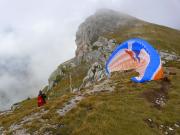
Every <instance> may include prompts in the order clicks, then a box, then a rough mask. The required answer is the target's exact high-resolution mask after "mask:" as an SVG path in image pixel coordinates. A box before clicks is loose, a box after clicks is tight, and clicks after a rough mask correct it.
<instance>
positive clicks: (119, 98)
mask: <svg viewBox="0 0 180 135" xmlns="http://www.w3.org/2000/svg"><path fill="white" fill-rule="evenodd" d="M138 23H139V25H138V26H136V27H134V26H131V27H124V28H121V29H118V30H117V31H116V32H115V33H113V34H107V35H105V37H107V38H109V39H111V38H114V39H116V40H117V42H118V43H121V42H123V41H125V40H127V39H129V38H133V37H140V38H144V39H146V40H148V41H149V42H150V43H152V44H153V45H154V47H155V48H157V49H158V50H168V51H170V52H176V53H177V54H180V46H179V44H180V31H177V30H174V29H170V28H167V27H164V26H159V25H154V24H149V23H145V22H138ZM95 49H96V48H95ZM165 66H167V67H171V71H173V72H175V73H176V74H175V75H171V76H170V77H169V78H170V80H171V85H170V88H169V94H168V101H167V103H166V105H165V106H164V107H163V108H161V109H157V108H155V107H153V104H152V103H150V102H149V101H148V100H147V99H146V98H145V97H144V96H143V92H145V91H151V90H154V89H157V90H158V89H160V87H161V81H151V82H148V83H144V84H137V83H133V82H131V81H130V77H131V76H134V75H136V74H134V73H131V72H128V73H125V74H120V73H115V74H114V75H113V76H112V78H111V80H112V81H113V82H112V84H110V85H113V86H115V91H114V92H112V93H99V94H96V95H92V96H90V95H89V96H87V97H86V98H85V99H84V100H82V101H81V102H80V103H79V104H78V106H77V107H76V108H74V109H72V110H71V111H70V112H68V113H67V115H66V116H64V117H61V116H59V115H58V114H57V112H56V111H57V109H59V108H61V107H63V104H64V103H66V102H67V101H69V99H70V98H71V97H72V96H73V94H70V87H69V86H70V82H69V81H70V79H69V75H70V74H71V76H72V88H78V87H79V86H80V85H81V84H82V80H83V78H84V77H85V76H86V74H87V71H88V68H89V65H88V64H87V63H82V64H81V65H78V66H77V67H75V68H72V69H68V70H66V71H64V72H66V76H64V77H63V78H60V77H59V78H58V77H57V81H58V83H57V85H56V86H55V87H53V88H52V90H50V91H48V92H47V95H48V97H49V100H48V101H47V104H46V105H45V106H43V107H41V108H38V107H37V99H36V98H33V99H30V100H25V101H23V102H21V103H20V105H21V107H20V108H19V109H16V110H15V111H14V112H13V113H12V114H8V115H7V116H0V126H3V127H4V128H5V129H7V130H8V128H9V127H10V125H12V124H13V123H17V122H20V121H21V119H22V118H24V117H25V116H28V115H31V114H32V113H35V112H39V111H40V110H41V109H45V110H48V113H47V114H44V115H42V116H41V119H42V120H44V121H46V123H48V124H50V125H59V124H64V127H61V128H60V127H59V128H57V129H56V130H55V129H53V128H45V129H43V130H42V131H41V132H40V133H39V134H44V132H45V131H47V130H48V131H52V132H53V134H62V135H155V134H162V131H161V130H159V129H158V128H157V127H154V128H150V127H149V126H148V125H147V123H145V121H144V120H145V119H148V118H151V119H152V120H153V121H155V122H156V123H157V124H158V125H160V124H171V123H175V122H178V121H179V122H180V115H179V114H180V106H179V104H180V98H179V97H180V83H179V82H180V63H179V62H175V61H170V62H168V63H166V65H165ZM45 89H47V87H45ZM44 124H45V123H43V122H41V121H40V120H39V119H36V120H33V121H32V123H30V124H24V127H25V128H26V129H28V132H29V133H34V132H35V131H36V130H38V129H40V128H41V127H43V125H44ZM176 133H177V134H180V129H177V130H176Z"/></svg>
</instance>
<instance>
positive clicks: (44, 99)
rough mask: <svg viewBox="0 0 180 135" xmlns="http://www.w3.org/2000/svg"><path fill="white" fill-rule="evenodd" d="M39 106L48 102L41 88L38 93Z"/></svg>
mask: <svg viewBox="0 0 180 135" xmlns="http://www.w3.org/2000/svg"><path fill="white" fill-rule="evenodd" d="M37 100H38V107H40V106H43V105H44V104H45V103H46V95H45V94H44V93H43V92H42V91H41V90H40V91H39V95H38V99H37Z"/></svg>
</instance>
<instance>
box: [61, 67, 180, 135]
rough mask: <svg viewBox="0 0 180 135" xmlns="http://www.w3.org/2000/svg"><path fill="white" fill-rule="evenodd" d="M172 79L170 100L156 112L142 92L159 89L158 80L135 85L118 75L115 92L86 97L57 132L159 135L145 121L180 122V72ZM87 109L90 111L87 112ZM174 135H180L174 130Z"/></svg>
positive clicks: (95, 134) (63, 120)
mask: <svg viewBox="0 0 180 135" xmlns="http://www.w3.org/2000/svg"><path fill="white" fill-rule="evenodd" d="M174 70H176V72H177V75H175V76H171V77H170V78H171V79H172V80H171V81H172V85H171V87H170V90H169V100H168V102H167V104H166V106H165V107H163V108H162V109H161V110H158V109H157V108H155V107H152V103H149V102H148V101H147V100H146V99H145V98H144V97H143V96H142V93H143V92H144V91H148V90H151V89H157V88H160V82H161V81H152V82H148V83H145V84H135V83H132V82H130V81H129V80H128V79H129V77H130V76H132V74H129V75H128V77H127V78H128V79H126V77H122V76H121V75H118V76H119V77H118V76H117V77H115V78H112V79H114V82H116V84H117V85H116V90H115V91H114V92H113V93H110V94H109V93H101V94H99V95H96V96H89V97H87V98H86V99H84V100H83V101H82V102H81V103H80V104H79V106H78V107H77V108H76V109H74V110H72V111H71V112H70V113H68V114H67V115H66V116H65V117H64V118H63V119H62V120H61V123H64V124H65V125H66V127H65V128H63V129H61V130H59V131H58V133H62V134H63V135H69V134H71V135H84V134H86V135H126V134H128V135H144V134H146V135H154V134H162V132H161V131H160V130H159V129H158V128H150V127H149V126H148V125H147V124H146V123H145V122H144V119H148V118H151V119H152V120H153V121H155V122H157V123H158V124H159V125H160V124H166V123H175V122H178V121H180V115H179V114H180V106H179V103H180V99H179V97H180V85H179V84H177V83H178V82H179V81H180V70H179V69H176V68H175V69H174ZM89 108H90V109H89ZM177 133H180V132H179V131H178V130H177Z"/></svg>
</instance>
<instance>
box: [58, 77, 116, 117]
mask: <svg viewBox="0 0 180 135" xmlns="http://www.w3.org/2000/svg"><path fill="white" fill-rule="evenodd" d="M110 83H111V81H110V80H105V81H103V82H101V83H100V84H97V85H94V86H93V88H92V89H86V90H85V91H84V92H83V93H81V94H77V95H75V96H74V97H73V98H72V99H71V100H70V101H69V102H67V103H65V104H64V106H63V108H60V109H58V110H57V113H58V114H59V115H60V116H64V115H66V113H68V112H69V111H70V110H72V109H73V108H75V107H76V106H77V104H78V103H79V102H80V101H81V100H82V99H84V98H85V96H84V95H86V94H89V95H91V94H94V93H98V92H112V91H113V90H114V87H112V86H110Z"/></svg>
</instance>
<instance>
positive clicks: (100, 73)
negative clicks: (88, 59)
mask: <svg viewBox="0 0 180 135" xmlns="http://www.w3.org/2000/svg"><path fill="white" fill-rule="evenodd" d="M104 78H105V71H104V68H103V67H102V66H101V64H99V63H98V62H95V63H94V64H93V65H92V66H91V68H90V69H89V70H88V73H87V76H86V77H85V78H84V79H83V84H82V85H81V87H80V89H81V88H83V87H89V86H91V85H92V84H94V83H95V82H98V81H101V80H102V79H104Z"/></svg>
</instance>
